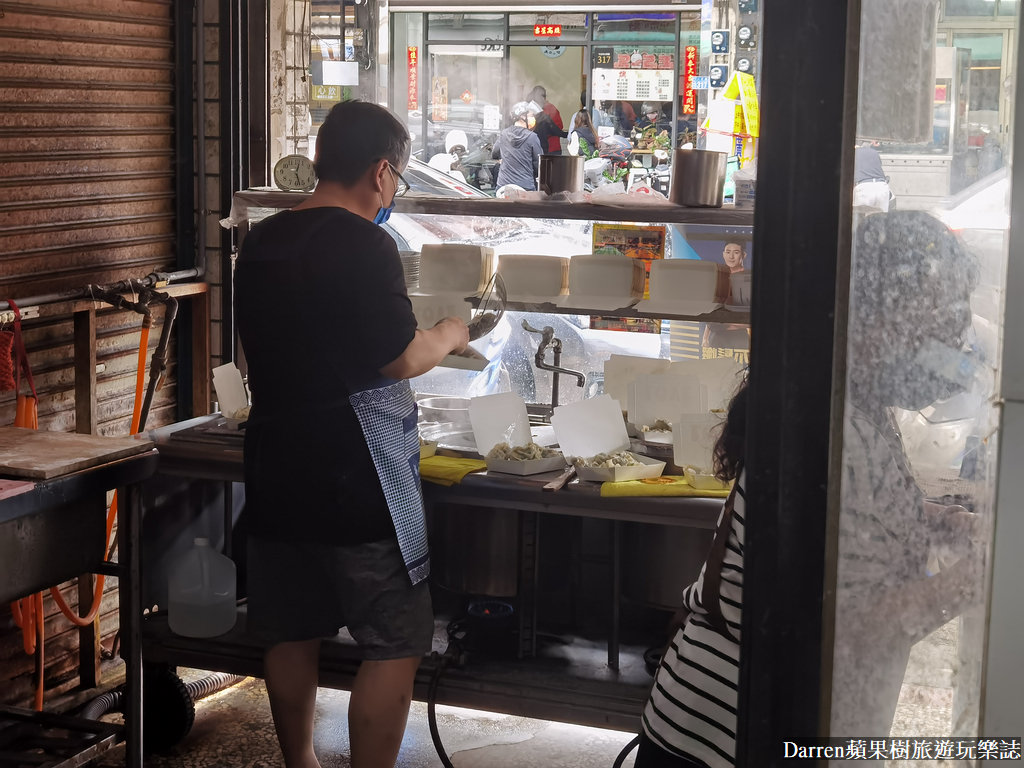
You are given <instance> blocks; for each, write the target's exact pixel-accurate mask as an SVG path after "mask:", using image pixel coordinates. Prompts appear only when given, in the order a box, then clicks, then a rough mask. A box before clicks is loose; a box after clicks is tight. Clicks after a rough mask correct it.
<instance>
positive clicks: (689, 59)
mask: <svg viewBox="0 0 1024 768" xmlns="http://www.w3.org/2000/svg"><path fill="white" fill-rule="evenodd" d="M683 56H684V58H683V87H682V92H683V114H684V115H695V114H697V91H696V90H695V89H694V84H693V78H694V77H696V76H697V70H698V67H699V66H700V57H699V55H698V53H697V46H696V45H688V46H686V48H684V49H683Z"/></svg>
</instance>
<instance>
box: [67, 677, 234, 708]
mask: <svg viewBox="0 0 1024 768" xmlns="http://www.w3.org/2000/svg"><path fill="white" fill-rule="evenodd" d="M243 680H245V677H244V676H243V675H229V674H228V673H226V672H214V673H213V674H210V675H207V676H206V677H203V678H201V679H199V680H193V681H192V682H191V683H187V684H186V685H185V690H186V691H188V695H189V696H191V697H192V701H199V700H200V699H205V698H206V697H207V696H210V695H211V694H214V693H216V692H217V691H221V690H223V689H225V688H227V687H229V686H232V685H235V684H236V683H240V682H242V681H243ZM123 707H124V691H122V690H113V691H107V692H106V693H104V694H101V695H99V696H97V697H96V698H95V699H93V700H92V701H90V702H89V703H88V704H86V705H85V706H84V707H83V708H82V710H81V712H79V715H78V716H79V717H82V718H85V719H86V720H99V719H100V718H101V717H103V715H105V714H107V713H108V712H121V711H123V709H122V708H123Z"/></svg>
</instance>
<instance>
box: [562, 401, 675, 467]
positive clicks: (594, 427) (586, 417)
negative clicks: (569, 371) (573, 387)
mask: <svg viewBox="0 0 1024 768" xmlns="http://www.w3.org/2000/svg"><path fill="white" fill-rule="evenodd" d="M551 426H552V427H554V430H555V436H556V437H557V438H558V444H559V446H560V447H561V449H562V453H564V454H565V455H566V456H571V457H580V458H591V457H593V456H596V455H597V454H599V453H617V452H619V451H626V452H627V453H630V455H632V456H633V458H634V459H636V460H637V462H638V464H637V465H635V466H631V467H581V466H579V465H577V466H576V474H577V476H578V477H579V478H580V480H592V481H595V482H605V481H611V482H621V481H623V480H642V479H644V478H649V477H660V476H661V473H662V472H664V471H665V462H664V461H658V460H657V459H652V458H650V457H648V456H641V455H639V454H635V453H631V452H629V451H628V448H629V435H628V434H626V424H625V422H624V421H623V420H622V407H621V406H620V405H619V402H618V401H617V400H614V399H613V398H611V397H609V396H608V395H598V396H597V397H592V398H590V399H589V400H581V401H580V402H577V403H569V404H567V405H560V406H558V407H557V408H555V412H554V413H553V414H552V415H551Z"/></svg>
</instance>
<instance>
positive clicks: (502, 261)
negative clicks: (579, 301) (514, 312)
mask: <svg viewBox="0 0 1024 768" xmlns="http://www.w3.org/2000/svg"><path fill="white" fill-rule="evenodd" d="M498 274H499V275H501V279H502V280H504V281H505V292H506V293H507V294H508V300H509V301H516V302H526V303H534V304H543V303H553V302H556V301H558V299H559V297H560V296H562V294H564V293H565V292H566V291H567V290H568V287H569V260H568V259H565V258H562V257H561V256H542V255H538V254H535V253H503V254H502V255H501V256H500V257H499V258H498Z"/></svg>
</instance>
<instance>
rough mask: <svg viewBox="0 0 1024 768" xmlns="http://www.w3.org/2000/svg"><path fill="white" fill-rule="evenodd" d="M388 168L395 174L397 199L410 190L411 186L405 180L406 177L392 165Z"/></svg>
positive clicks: (389, 164)
mask: <svg viewBox="0 0 1024 768" xmlns="http://www.w3.org/2000/svg"><path fill="white" fill-rule="evenodd" d="M388 168H390V169H391V172H392V173H393V174H395V197H401V196H402V195H404V194H405V193H406V192H408V191H409V189H410V184H409V182H408V181H406V180H405V177H404V176H403V175H402V174H400V173H399V172H398V171H397V170H396V169H395V166H393V165H392V164H391V163H388Z"/></svg>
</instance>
